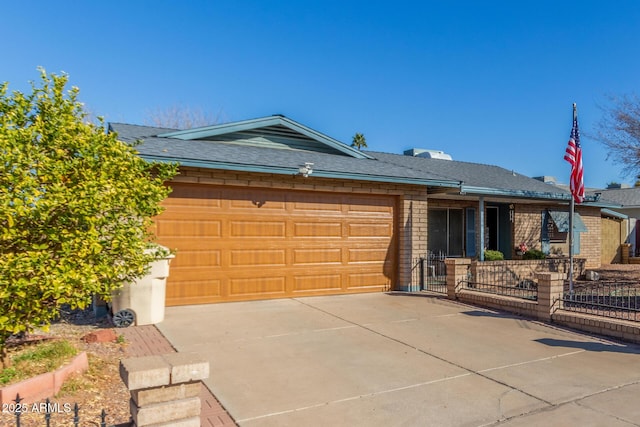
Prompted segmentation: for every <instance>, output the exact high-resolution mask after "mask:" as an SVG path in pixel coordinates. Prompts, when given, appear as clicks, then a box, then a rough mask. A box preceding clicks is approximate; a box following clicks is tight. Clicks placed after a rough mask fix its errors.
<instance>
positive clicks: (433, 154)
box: [404, 148, 453, 160]
mask: <svg viewBox="0 0 640 427" xmlns="http://www.w3.org/2000/svg"><path fill="white" fill-rule="evenodd" d="M404 155H405V156H413V157H424V158H427V159H441V160H453V159H452V158H451V155H450V154H447V153H445V152H444V151H440V150H425V149H423V148H411V149H409V150H405V152H404Z"/></svg>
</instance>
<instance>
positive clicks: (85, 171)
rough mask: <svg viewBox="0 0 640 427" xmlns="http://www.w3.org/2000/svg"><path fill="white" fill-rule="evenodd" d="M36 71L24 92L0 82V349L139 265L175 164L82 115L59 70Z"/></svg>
mask: <svg viewBox="0 0 640 427" xmlns="http://www.w3.org/2000/svg"><path fill="white" fill-rule="evenodd" d="M40 77H41V80H40V84H39V85H37V84H36V83H32V84H31V87H32V93H30V94H23V93H21V92H17V91H16V92H13V93H8V83H3V84H0V350H4V345H5V342H6V340H7V338H9V337H10V336H11V335H12V334H16V333H19V332H29V331H31V330H33V328H34V327H44V328H45V329H46V327H47V326H48V325H49V324H50V323H51V321H53V320H54V319H55V318H56V317H57V316H58V314H59V310H60V308H61V306H63V305H69V306H70V307H71V308H84V307H86V306H87V305H88V304H89V303H90V301H91V297H92V295H94V294H95V295H99V296H101V297H103V298H105V299H107V300H109V298H110V294H111V290H112V289H116V288H118V287H120V286H121V285H122V283H123V281H129V280H133V279H134V278H136V277H140V276H141V275H143V274H144V273H145V270H146V267H147V265H148V263H149V262H150V261H151V260H152V259H153V258H154V257H157V256H158V254H150V253H145V249H146V248H148V247H149V245H150V242H151V240H152V235H151V233H150V230H151V221H152V217H154V216H155V215H158V214H159V213H160V212H161V207H160V202H161V201H162V200H163V199H165V198H166V197H167V195H168V193H169V189H168V188H167V187H166V186H164V182H165V181H166V180H168V179H170V178H171V177H172V176H173V175H174V174H175V172H176V167H175V165H167V164H152V163H148V162H145V161H144V160H142V159H141V158H140V157H139V156H138V155H137V152H136V151H135V149H134V148H133V147H131V146H129V145H127V144H125V143H123V142H120V141H118V139H117V136H116V135H115V134H113V133H111V134H110V133H107V132H106V129H105V126H104V122H103V121H102V119H99V120H98V124H97V125H96V124H91V123H88V122H87V120H86V114H85V113H84V112H83V106H82V104H81V103H80V102H78V100H77V97H78V89H77V88H75V87H74V88H72V89H70V90H68V91H67V90H65V86H66V84H67V80H68V79H67V76H66V75H62V76H57V75H55V74H51V75H47V74H46V72H45V71H44V70H42V69H40Z"/></svg>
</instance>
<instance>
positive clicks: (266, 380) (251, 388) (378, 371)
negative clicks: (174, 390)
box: [157, 294, 640, 427]
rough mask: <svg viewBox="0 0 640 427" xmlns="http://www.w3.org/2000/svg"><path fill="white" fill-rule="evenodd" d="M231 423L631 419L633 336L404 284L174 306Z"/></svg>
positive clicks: (637, 354) (636, 384)
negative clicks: (617, 338) (605, 334)
mask: <svg viewBox="0 0 640 427" xmlns="http://www.w3.org/2000/svg"><path fill="white" fill-rule="evenodd" d="M157 326H158V328H159V329H160V330H161V332H162V333H163V334H164V335H165V337H167V339H168V340H169V341H170V342H171V344H172V345H173V346H174V347H175V348H176V349H177V350H178V351H195V352H198V353H200V354H201V355H203V356H205V357H206V358H208V360H209V361H210V363H211V376H210V378H209V379H208V380H207V381H206V384H207V386H208V387H209V389H211V391H212V392H213V394H214V395H215V396H216V397H217V398H218V399H219V400H220V402H221V403H222V405H223V406H224V407H225V408H226V409H227V410H228V411H229V413H230V414H231V416H232V417H233V418H234V419H235V420H236V422H237V423H238V424H240V425H241V426H326V425H331V426H390V425H392V426H398V425H400V426H456V427H458V426H490V425H501V426H536V425H544V426H545V427H548V426H567V425H580V426H581V427H584V426H605V425H606V426H608V427H613V426H640V346H635V345H624V344H619V343H615V342H610V341H606V340H603V339H599V338H595V337H591V336H588V335H584V334H580V333H575V332H571V331H567V330H564V329H561V328H556V327H553V326H550V325H546V324H542V323H539V322H535V321H529V320H524V319H522V318H519V317H515V316H511V315H507V314H503V313H496V312H492V311H489V310H484V309H479V308H477V307H471V306H466V305H461V304H458V303H455V302H451V301H448V300H445V299H440V298H435V297H428V296H412V295H408V294H392V295H388V294H360V295H347V296H332V297H311V298H300V299H285V300H272V301H256V302H246V303H226V304H215V305H201V306H185V307H171V308H168V309H167V312H166V316H165V321H164V322H162V323H161V324H159V325H157Z"/></svg>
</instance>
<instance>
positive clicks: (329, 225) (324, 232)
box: [292, 221, 342, 239]
mask: <svg viewBox="0 0 640 427" xmlns="http://www.w3.org/2000/svg"><path fill="white" fill-rule="evenodd" d="M292 237H294V238H305V239H306V238H314V239H325V238H336V237H342V223H341V222H321V221H314V222H296V223H295V224H294V225H293V236H292Z"/></svg>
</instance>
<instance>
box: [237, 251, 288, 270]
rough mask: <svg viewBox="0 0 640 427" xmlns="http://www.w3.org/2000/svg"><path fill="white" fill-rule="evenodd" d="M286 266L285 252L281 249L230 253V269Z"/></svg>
mask: <svg viewBox="0 0 640 427" xmlns="http://www.w3.org/2000/svg"><path fill="white" fill-rule="evenodd" d="M269 265H274V266H284V265H286V251H285V250H283V249H235V250H232V251H231V259H230V262H229V266H230V267H258V266H269Z"/></svg>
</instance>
